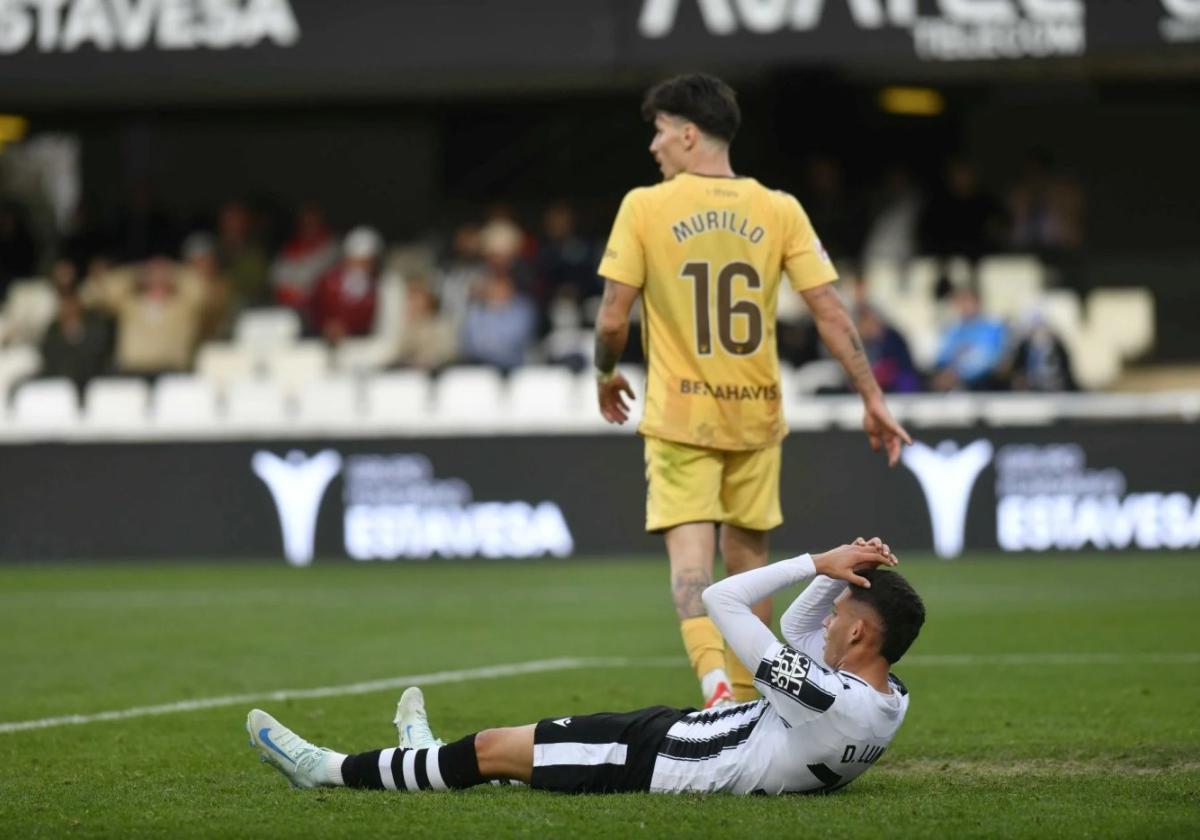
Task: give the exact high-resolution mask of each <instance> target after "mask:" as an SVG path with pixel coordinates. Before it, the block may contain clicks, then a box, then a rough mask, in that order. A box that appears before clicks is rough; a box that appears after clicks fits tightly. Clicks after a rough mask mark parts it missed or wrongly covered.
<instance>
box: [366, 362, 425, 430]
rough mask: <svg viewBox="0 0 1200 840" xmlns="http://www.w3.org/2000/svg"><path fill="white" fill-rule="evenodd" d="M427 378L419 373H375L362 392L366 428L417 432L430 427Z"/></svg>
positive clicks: (412, 371)
mask: <svg viewBox="0 0 1200 840" xmlns="http://www.w3.org/2000/svg"><path fill="white" fill-rule="evenodd" d="M431 390H432V385H431V383H430V381H429V376H428V374H426V373H425V372H424V371H419V370H397V371H388V372H387V373H377V374H375V375H374V376H371V377H369V378H368V379H367V381H366V384H365V389H364V394H363V396H364V403H365V405H364V408H365V410H366V413H365V415H364V418H363V419H364V421H365V423H366V425H368V426H370V427H373V428H376V429H380V428H395V429H405V430H411V429H419V428H422V427H425V426H427V425H428V424H429V422H430V420H429V409H430V392H431Z"/></svg>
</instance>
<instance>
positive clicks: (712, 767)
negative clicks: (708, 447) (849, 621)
mask: <svg viewBox="0 0 1200 840" xmlns="http://www.w3.org/2000/svg"><path fill="white" fill-rule="evenodd" d="M814 576H816V570H815V568H814V566H813V562H812V558H811V557H809V556H808V555H806V554H805V555H801V556H799V557H794V558H792V559H790V560H782V561H780V562H778V563H772V564H770V565H769V566H765V567H763V568H760V569H752V570H750V571H748V572H743V573H741V574H738V575H733V576H731V577H727V578H726V579H725V580H723V581H721V582H720V583H718V584H714V585H713V586H711V587H709V588H708V590H706V591H705V593H704V603H705V606H706V608H707V609H708V614H709V616H710V617H711V618H712V619H713V621H714V622H715V623H716V624H717V627H718V628H719V629H720V630H721V633H722V634H723V635H724V637H725V642H726V644H727V645H728V646H729V648H730V649H732V650H733V651H734V652H736V653H737V655H738V657H739V658H740V659H741V660H742V661H743V662H745V663H746V665H747V666H748V667H750V669H751V670H752V671H754V681H755V685H756V686H757V687H758V689H759V691H760V692H761V693H762V695H763V699H761V700H758V701H756V702H752V703H743V704H742V705H740V706H733V707H729V708H725V709H716V710H707V711H703V712H693V713H692V714H689V715H687V716H686V717H684V718H683V719H682V720H680V721H678V722H676V723H675V724H674V725H673V726H672V727H671V728H670V729H669V730H668V731H667V735H666V738H665V739H664V742H663V744H662V746H661V747H660V748H659V754H658V757H657V759H656V760H655V764H654V775H653V777H652V780H651V784H650V789H651V790H653V791H660V792H668V791H728V792H731V793H743V794H744V793H769V794H777V793H791V792H810V791H830V790H836V789H837V788H840V787H842V786H843V785H846V784H848V783H849V782H851V781H852V780H853V779H855V778H856V777H858V776H859V775H861V774H862V773H863V772H864V771H865V770H866V769H867V768H868V767H870V766H871V765H872V764H873V763H874V762H875V761H876V760H877V759H878V758H879V756H881V755H882V754H883V751H884V750H885V749H886V748H887V746H888V745H889V744H890V743H891V741H892V738H893V737H894V736H895V734H896V730H898V729H899V728H900V724H901V723H902V722H903V721H904V715H905V712H907V710H908V691H907V689H905V687H904V685H903V684H902V683H901V682H900V681H899V680H898V679H896V678H895V677H889V687H890V689H891V691H890V693H887V694H884V693H882V692H879V691H876V690H875V689H874V688H873V687H872V686H870V685H868V684H867V683H866V682H864V681H863V680H861V679H859V678H858V677H856V676H855V675H854V674H851V673H847V672H845V671H836V670H833V669H831V668H828V667H826V665H825V633H824V629H823V627H822V621H823V619H824V618H825V616H826V615H828V614H829V611H830V607H831V605H832V604H833V602H834V600H835V599H836V598H837V597H838V595H840V594H841V593H842V592H843V591H844V590H845V588H846V584H845V583H843V582H841V581H835V580H831V579H829V578H826V577H822V576H816V579H815V580H813V581H812V583H811V584H810V585H809V586H808V587H807V588H806V589H805V590H804V592H802V593H801V594H800V597H798V598H797V599H796V600H795V602H793V603H792V605H791V606H790V607H788V609H787V611H786V612H785V613H784V616H783V620H782V622H781V629H782V632H783V638H784V640H785V641H784V642H781V641H779V639H778V638H777V637H776V636H775V635H774V634H773V633H772V632H771V630H770V628H768V627H767V626H766V625H764V624H763V623H762V622H761V621H759V620H758V619H757V618H756V617H755V616H754V614H753V613H752V612H751V610H750V605H751V604H754V603H756V602H757V601H759V600H761V599H762V598H764V597H767V596H768V595H770V594H772V593H773V592H777V591H778V590H780V589H782V588H783V587H785V586H790V585H792V584H795V583H799V582H801V581H803V580H807V579H810V578H813V577H814Z"/></svg>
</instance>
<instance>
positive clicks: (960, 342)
mask: <svg viewBox="0 0 1200 840" xmlns="http://www.w3.org/2000/svg"><path fill="white" fill-rule="evenodd" d="M954 305H955V308H956V309H957V310H958V316H959V317H958V321H957V322H955V323H954V324H952V325H951V326H950V327H949V328H948V329H947V330H946V331H945V332H944V333H943V335H942V340H941V347H940V349H939V350H938V355H937V362H936V367H937V371H936V373H934V375H933V380H932V383H931V384H932V386H933V388H934V389H935V390H938V391H954V390H959V389H966V390H972V391H986V390H992V389H995V388H996V387H997V386H998V383H997V375H996V374H997V368H998V366H999V364H1000V362H1001V360H1002V358H1003V356H1004V351H1005V345H1006V343H1007V341H1008V328H1007V327H1005V325H1004V324H1003V323H1002V322H1000V321H996V320H993V319H991V318H986V317H984V315H983V314H982V312H981V311H980V308H979V297H978V296H977V295H976V294H975V292H974V291H973V290H972V289H966V288H964V289H959V290H958V291H956V292H955V293H954Z"/></svg>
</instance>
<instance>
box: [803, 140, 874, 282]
mask: <svg viewBox="0 0 1200 840" xmlns="http://www.w3.org/2000/svg"><path fill="white" fill-rule="evenodd" d="M804 177H805V180H804V186H803V189H802V191H801V194H800V202H801V204H803V205H804V210H805V212H807V213H808V217H809V219H811V220H812V223H813V228H814V229H815V230H816V231H817V233H818V235H819V236H820V237H821V244H822V245H824V246H825V250H826V251H828V252H829V254H830V255H831V256H832V257H833V258H834V259H835V260H836V259H846V258H848V257H855V256H857V255H858V254H859V253H861V250H862V243H863V236H864V233H865V229H866V222H865V220H864V219H863V214H862V209H861V207H860V206H858V205H857V204H856V203H855V201H854V200H853V198H852V197H851V196H850V195H849V193H848V192H847V190H846V187H845V183H844V181H843V178H842V168H841V166H840V165H839V164H838V162H837V161H835V160H834V159H833V158H831V157H827V156H825V155H814V156H813V157H810V158H809V159H808V161H807V162H806V164H805V167H804Z"/></svg>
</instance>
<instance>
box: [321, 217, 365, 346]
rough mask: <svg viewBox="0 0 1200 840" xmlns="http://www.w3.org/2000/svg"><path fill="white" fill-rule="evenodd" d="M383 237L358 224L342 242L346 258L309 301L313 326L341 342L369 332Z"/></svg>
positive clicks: (326, 335) (333, 341) (330, 338)
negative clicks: (349, 337) (348, 337)
mask: <svg viewBox="0 0 1200 840" xmlns="http://www.w3.org/2000/svg"><path fill="white" fill-rule="evenodd" d="M382 252H383V239H382V237H380V235H379V233H378V232H377V231H376V230H374V229H373V228H369V227H356V228H354V230H352V231H350V232H349V233H348V234H346V238H345V240H344V241H343V243H342V260H341V262H339V263H338V264H337V265H335V266H334V267H333V268H331V269H330V270H329V271H327V272H326V273H325V274H324V276H322V277H321V279H320V281H318V283H317V287H316V288H315V289H314V290H313V294H312V298H311V301H310V304H309V315H310V318H311V320H312V325H313V328H314V329H315V330H316V331H317V333H318V334H319V335H321V336H322V337H323V338H325V340H327V341H329V342H331V343H335V344H336V343H337V342H339V341H341V340H342V339H343V338H346V337H347V336H361V335H367V334H368V333H370V331H371V327H372V326H374V323H375V306H376V302H377V296H378V285H379V266H380V256H381V254H382Z"/></svg>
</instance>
